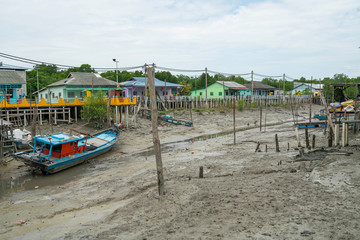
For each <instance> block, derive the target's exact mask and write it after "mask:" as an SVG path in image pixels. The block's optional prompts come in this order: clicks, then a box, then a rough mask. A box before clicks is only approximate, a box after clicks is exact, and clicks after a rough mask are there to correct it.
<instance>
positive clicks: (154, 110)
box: [146, 67, 165, 196]
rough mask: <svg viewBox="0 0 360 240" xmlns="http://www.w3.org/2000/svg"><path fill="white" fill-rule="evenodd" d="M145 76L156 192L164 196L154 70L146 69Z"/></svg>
mask: <svg viewBox="0 0 360 240" xmlns="http://www.w3.org/2000/svg"><path fill="white" fill-rule="evenodd" d="M146 71H147V75H148V81H149V88H150V102H151V126H152V133H153V143H154V152H155V158H156V170H157V178H158V190H159V195H160V196H162V195H164V194H165V191H164V174H163V166H162V160H161V149H160V139H159V133H158V113H157V108H156V95H155V80H154V69H153V68H151V67H150V68H147V69H146Z"/></svg>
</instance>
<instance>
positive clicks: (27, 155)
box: [14, 130, 120, 174]
mask: <svg viewBox="0 0 360 240" xmlns="http://www.w3.org/2000/svg"><path fill="white" fill-rule="evenodd" d="M106 131H109V130H105V131H102V132H100V133H98V135H99V134H101V133H104V132H106ZM114 132H116V134H117V135H116V138H115V139H113V140H112V141H110V142H107V143H105V144H104V145H102V146H99V147H97V148H95V149H92V150H89V151H84V152H82V153H78V154H75V155H70V156H67V157H65V158H62V159H57V160H56V161H40V158H39V157H38V156H37V155H36V154H34V153H33V150H31V151H24V152H18V153H15V154H14V157H15V158H16V159H17V160H20V161H22V162H24V163H25V164H26V165H28V166H31V167H34V168H36V169H39V170H41V171H42V172H43V173H47V174H48V173H50V174H51V173H56V172H59V171H62V170H64V169H67V168H70V167H73V166H76V165H79V164H81V163H83V162H85V161H87V160H89V159H92V158H94V157H96V156H99V155H101V154H104V153H105V152H108V151H110V150H111V149H112V147H113V146H114V145H115V143H116V142H117V141H118V140H119V136H120V134H119V133H118V132H117V131H115V130H114ZM94 136H95V137H96V134H95V135H94Z"/></svg>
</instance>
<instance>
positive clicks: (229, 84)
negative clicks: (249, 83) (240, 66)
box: [216, 81, 248, 89]
mask: <svg viewBox="0 0 360 240" xmlns="http://www.w3.org/2000/svg"><path fill="white" fill-rule="evenodd" d="M216 82H217V83H219V84H221V85H223V84H224V86H225V87H228V88H230V89H235V88H236V89H248V88H247V87H246V86H244V85H242V84H240V83H237V82H234V81H216Z"/></svg>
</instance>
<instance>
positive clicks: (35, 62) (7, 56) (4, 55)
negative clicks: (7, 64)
mask: <svg viewBox="0 0 360 240" xmlns="http://www.w3.org/2000/svg"><path fill="white" fill-rule="evenodd" d="M0 56H1V57H3V58H9V59H12V60H15V61H20V62H25V63H30V64H47V65H56V66H61V67H67V68H73V67H75V66H69V65H63V64H55V63H48V62H43V61H37V60H33V59H29V58H23V57H18V56H14V55H10V54H6V53H1V52H0Z"/></svg>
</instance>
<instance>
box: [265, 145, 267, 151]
mask: <svg viewBox="0 0 360 240" xmlns="http://www.w3.org/2000/svg"><path fill="white" fill-rule="evenodd" d="M265 152H267V144H266V145H265Z"/></svg>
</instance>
